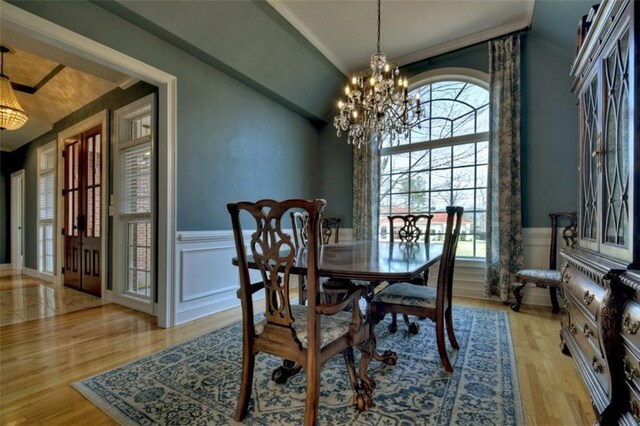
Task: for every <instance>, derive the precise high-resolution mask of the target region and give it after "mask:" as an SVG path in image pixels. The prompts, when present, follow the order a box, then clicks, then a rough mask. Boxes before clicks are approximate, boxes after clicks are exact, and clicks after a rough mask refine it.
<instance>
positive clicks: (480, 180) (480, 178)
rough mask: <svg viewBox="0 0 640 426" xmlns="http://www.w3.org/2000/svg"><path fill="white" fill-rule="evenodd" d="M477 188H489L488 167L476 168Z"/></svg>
mask: <svg viewBox="0 0 640 426" xmlns="http://www.w3.org/2000/svg"><path fill="white" fill-rule="evenodd" d="M476 186H477V187H479V188H480V187H486V186H487V166H486V165H485V166H477V167H476Z"/></svg>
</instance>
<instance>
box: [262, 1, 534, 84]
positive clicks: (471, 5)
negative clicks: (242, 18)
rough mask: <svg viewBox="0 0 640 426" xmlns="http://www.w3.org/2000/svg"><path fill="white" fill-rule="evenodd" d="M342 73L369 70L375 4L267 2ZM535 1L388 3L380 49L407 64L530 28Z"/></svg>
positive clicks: (389, 58)
mask: <svg viewBox="0 0 640 426" xmlns="http://www.w3.org/2000/svg"><path fill="white" fill-rule="evenodd" d="M268 1H269V3H270V4H271V5H272V6H273V7H274V8H275V9H276V10H277V11H278V12H280V14H281V15H282V16H284V18H286V19H287V20H288V21H289V22H290V23H291V24H292V25H293V26H294V27H295V28H296V29H297V30H298V31H300V32H301V33H302V34H303V35H304V36H305V37H306V38H307V39H308V40H309V41H310V42H311V43H313V44H314V45H315V47H316V48H318V49H319V50H320V51H321V52H322V53H323V54H324V55H325V56H326V57H327V58H328V59H329V60H330V61H331V62H332V63H333V64H334V65H335V66H336V67H337V68H338V69H340V71H342V72H343V73H344V74H346V75H349V74H351V73H353V72H356V71H360V70H363V69H366V68H368V67H369V58H370V56H371V54H372V53H374V52H375V50H376V19H377V18H376V15H377V4H376V1H374V0H268ZM533 7H534V0H384V1H382V13H381V15H382V25H381V26H382V31H381V50H382V52H384V53H385V54H386V55H387V59H388V60H391V61H393V62H395V63H397V64H398V65H406V64H409V63H412V62H415V61H418V60H421V59H425V58H429V57H433V56H435V55H438V54H441V53H445V52H448V51H451V50H455V49H457V48H460V47H464V46H468V45H471V44H474V43H477V42H479V41H485V40H488V39H490V38H493V37H496V36H499V35H502V34H506V33H509V32H512V31H516V30H520V29H522V28H524V27H527V26H529V25H531V19H532V16H533Z"/></svg>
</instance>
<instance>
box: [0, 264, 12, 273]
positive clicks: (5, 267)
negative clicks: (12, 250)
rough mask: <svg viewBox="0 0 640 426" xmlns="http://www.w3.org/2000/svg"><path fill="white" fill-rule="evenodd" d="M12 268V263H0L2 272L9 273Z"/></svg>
mask: <svg viewBox="0 0 640 426" xmlns="http://www.w3.org/2000/svg"><path fill="white" fill-rule="evenodd" d="M12 266H13V265H12V264H11V263H0V271H9V270H11V269H13V268H12Z"/></svg>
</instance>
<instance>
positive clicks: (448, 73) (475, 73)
mask: <svg viewBox="0 0 640 426" xmlns="http://www.w3.org/2000/svg"><path fill="white" fill-rule="evenodd" d="M411 80H412V81H411V83H410V85H409V88H408V90H409V92H411V91H413V90H415V89H418V88H420V87H422V86H425V85H428V84H433V83H438V82H442V81H459V82H466V83H470V84H474V85H476V86H479V87H481V88H483V89H485V90H487V92H489V75H488V74H487V73H484V72H482V71H479V70H474V69H468V68H439V69H435V70H430V71H427V72H424V73H421V74H418V75H416V76H414V77H413V78H412V79H411ZM488 96H489V93H488ZM488 104H489V105H490V99H489V98H488ZM489 114H490V113H489ZM489 120H490V117H489ZM482 142H487V149H488V143H489V131H488V130H487V131H486V132H478V133H473V134H468V135H460V136H451V137H447V138H442V139H435V140H431V141H424V142H417V143H407V144H403V145H396V146H391V147H383V148H381V149H380V151H379V155H380V159H381V160H382V158H383V157H385V156H392V155H395V154H403V153H411V152H414V151H424V150H432V149H436V148H443V147H454V146H459V145H465V144H471V143H474V144H476V146H477V144H478V143H482ZM474 152H475V154H474V155H475V156H476V158H475V159H474V162H473V165H470V166H469V167H474V168H476V167H477V165H478V164H479V163H477V149H474ZM489 161H490V156H489V155H488V153H487V172H488V165H489ZM430 164H431V160H430ZM429 167H431V166H429ZM449 168H450V169H451V170H452V173H453V171H454V170H455V169H456V168H457V167H454V165H453V164H451V167H449ZM409 170H411V164H410V165H409ZM429 171H431V168H430V169H429ZM407 174H408V176H409V180H411V177H410V176H411V174H410V171H409V172H407ZM385 175H386V174H385ZM393 175H394V173H393V170H391V172H390V173H389V177H390V178H391V177H392V176H393ZM474 179H475V176H474ZM378 185H382V170H381V171H380V179H379V184H378ZM476 185H477V183H476V182H475V180H474V186H473V188H469V189H473V190H474V194H475V196H476V200H477V192H476V191H478V189H482V188H479V187H477V186H476ZM487 187H488V176H487V186H486V187H484V188H487ZM464 189H466V188H464ZM450 190H454V189H453V188H451V189H450ZM379 191H380V192H379V193H380V198H379V200H378V207H379V211H380V210H382V204H381V202H382V194H383V189H382V187H381V186H379ZM485 191H486V189H485ZM421 192H422V191H421ZM432 192H433V191H431V184H430V185H429V191H426V192H425V193H427V194H429V193H432ZM411 193H412V192H411V190H410V189H409V192H408V193H407V198H408V199H409V198H410V194H411ZM389 194H390V195H391V194H392V193H391V192H389ZM485 194H486V192H485ZM391 202H392V201H391V200H390V203H391ZM475 204H476V203H475V202H474V205H475ZM389 209H390V210H389V211H390V214H400V213H394V212H393V206H392V205H389ZM486 211H487V209H486V206H485V208H484V210H478V209H477V206H476V208H475V209H474V210H473V212H474V214H475V212H480V213H482V212H484V214H485V215H486ZM408 213H416V214H417V212H408ZM379 217H380V219H381V220H382V219H383V218H384V217H385V216H384V215H383V214H382V213H380V214H379ZM485 217H486V216H485ZM485 221H486V219H485ZM485 226H486V223H485ZM471 231H472V232H471V235H473V236H474V237H475V236H476V228H475V222H474V221H472V224H471ZM474 241H475V238H474ZM473 254H476V246H475V244H474V245H473ZM459 258H461V259H464V260H466V261H472V262H478V261H484V256H459Z"/></svg>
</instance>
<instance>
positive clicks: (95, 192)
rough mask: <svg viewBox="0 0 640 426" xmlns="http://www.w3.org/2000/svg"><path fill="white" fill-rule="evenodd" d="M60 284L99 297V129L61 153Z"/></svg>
mask: <svg viewBox="0 0 640 426" xmlns="http://www.w3.org/2000/svg"><path fill="white" fill-rule="evenodd" d="M63 195H64V216H65V222H64V223H65V226H64V229H63V232H64V245H65V247H64V252H65V266H64V284H65V285H67V286H69V287H74V288H77V289H79V290H83V291H86V292H89V293H92V294H95V295H97V296H100V295H101V289H102V281H101V269H102V265H101V264H100V262H101V248H102V221H101V206H102V204H101V201H102V126H97V127H94V128H92V129H90V130H88V131H86V132H83V133H81V134H80V135H78V136H76V137H74V138H70V140H69V141H68V142H67V143H66V146H65V150H64V189H63Z"/></svg>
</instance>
